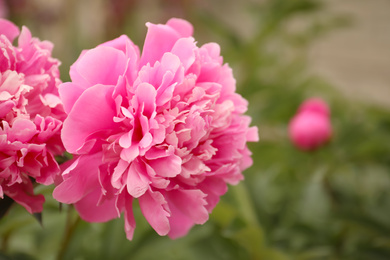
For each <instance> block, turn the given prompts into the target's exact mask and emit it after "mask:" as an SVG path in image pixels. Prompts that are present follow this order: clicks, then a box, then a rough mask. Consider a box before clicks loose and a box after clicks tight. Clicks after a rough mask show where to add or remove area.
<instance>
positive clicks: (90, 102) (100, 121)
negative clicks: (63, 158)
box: [61, 85, 116, 153]
mask: <svg viewBox="0 0 390 260" xmlns="http://www.w3.org/2000/svg"><path fill="white" fill-rule="evenodd" d="M113 90H114V87H113V86H103V85H96V86H93V87H91V88H89V89H87V90H86V91H84V93H83V94H82V95H81V96H80V98H79V99H78V100H77V102H76V103H75V104H74V106H73V109H72V111H70V113H69V115H68V118H67V119H66V120H65V122H64V126H63V129H62V135H61V137H62V141H63V143H64V145H65V148H66V149H67V150H68V152H71V153H75V152H76V151H77V150H78V149H79V148H81V147H82V146H83V145H84V143H85V141H86V139H87V137H88V136H89V135H90V134H92V133H96V132H98V131H102V130H106V129H113V128H115V127H116V124H115V122H114V121H113V118H114V116H115V103H114V101H113V100H110V99H109V97H110V96H111V95H112V92H113Z"/></svg>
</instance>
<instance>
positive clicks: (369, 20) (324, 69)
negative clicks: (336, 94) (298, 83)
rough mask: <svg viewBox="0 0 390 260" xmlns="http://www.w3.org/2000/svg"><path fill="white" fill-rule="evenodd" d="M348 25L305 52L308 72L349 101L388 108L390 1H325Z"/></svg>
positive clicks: (389, 103)
mask: <svg viewBox="0 0 390 260" xmlns="http://www.w3.org/2000/svg"><path fill="white" fill-rule="evenodd" d="M327 2H328V3H329V6H328V8H329V9H331V10H333V11H334V12H338V13H340V12H341V13H345V14H348V15H350V17H351V18H352V24H351V25H350V26H348V27H346V28H344V29H340V30H334V31H333V32H330V33H329V34H327V35H326V36H324V37H322V39H321V40H320V41H317V42H316V43H315V44H314V45H312V46H311V48H310V49H309V57H310V64H311V66H310V67H311V69H312V70H313V71H314V72H315V73H317V74H319V75H321V76H323V77H324V78H326V79H327V80H329V81H331V82H332V83H334V85H335V86H337V87H338V88H340V90H341V91H342V93H344V94H345V95H346V96H347V97H349V98H357V99H359V100H364V101H367V102H371V103H375V104H380V105H383V106H386V107H389V108H390V1H389V0H342V1H340V0H328V1H327Z"/></svg>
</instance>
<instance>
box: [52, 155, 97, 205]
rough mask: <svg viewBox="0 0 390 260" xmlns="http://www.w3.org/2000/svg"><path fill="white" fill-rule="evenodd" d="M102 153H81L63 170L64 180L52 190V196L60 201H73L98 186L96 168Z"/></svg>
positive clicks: (76, 200)
mask: <svg viewBox="0 0 390 260" xmlns="http://www.w3.org/2000/svg"><path fill="white" fill-rule="evenodd" d="M101 163H102V153H96V154H93V155H82V156H80V157H78V158H77V159H75V160H74V162H73V163H72V164H71V165H70V166H69V167H68V168H67V169H66V170H65V171H64V172H63V174H62V176H63V178H64V181H63V182H62V183H61V184H59V185H58V186H57V187H56V188H55V189H54V191H53V197H54V198H55V199H56V200H58V201H59V202H62V203H68V204H70V203H75V202H78V201H79V200H81V199H82V198H83V197H84V196H85V195H87V194H88V193H90V192H91V191H92V190H94V189H95V188H96V187H98V186H99V179H98V170H99V165H100V164H101Z"/></svg>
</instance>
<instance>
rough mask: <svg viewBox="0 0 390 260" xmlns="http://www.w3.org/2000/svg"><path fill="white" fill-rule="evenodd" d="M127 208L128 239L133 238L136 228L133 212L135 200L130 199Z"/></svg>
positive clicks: (126, 229)
mask: <svg viewBox="0 0 390 260" xmlns="http://www.w3.org/2000/svg"><path fill="white" fill-rule="evenodd" d="M126 202H127V204H126V209H125V232H126V238H127V239H128V240H132V239H133V235H134V229H135V219H134V214H133V200H132V199H131V198H130V199H128V200H127V201H126Z"/></svg>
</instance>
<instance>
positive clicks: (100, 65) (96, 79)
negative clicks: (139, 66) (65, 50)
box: [70, 46, 126, 88]
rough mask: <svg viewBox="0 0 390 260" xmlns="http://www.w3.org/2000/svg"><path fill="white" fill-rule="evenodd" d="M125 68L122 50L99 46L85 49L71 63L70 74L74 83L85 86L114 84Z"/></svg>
mask: <svg viewBox="0 0 390 260" xmlns="http://www.w3.org/2000/svg"><path fill="white" fill-rule="evenodd" d="M107 68H110V69H107ZM125 68H126V55H125V54H124V53H123V52H121V51H120V50H117V49H114V48H112V47H107V46H99V47H96V48H95V49H92V50H90V51H87V52H86V53H85V54H84V55H83V56H82V58H81V59H80V60H78V61H77V62H76V63H75V64H73V65H72V67H71V69H70V76H71V78H72V81H73V82H74V83H75V84H78V85H80V86H84V87H85V88H88V87H91V86H93V85H95V84H104V85H116V83H117V81H118V77H119V76H120V75H123V73H124V72H125Z"/></svg>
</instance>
